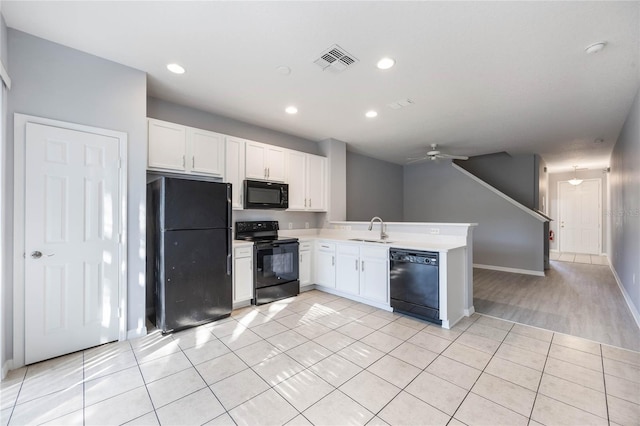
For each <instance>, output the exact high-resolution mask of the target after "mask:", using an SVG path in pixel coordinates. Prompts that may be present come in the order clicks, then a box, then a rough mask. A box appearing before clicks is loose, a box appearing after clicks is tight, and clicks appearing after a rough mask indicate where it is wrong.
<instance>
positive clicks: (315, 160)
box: [306, 154, 327, 211]
mask: <svg viewBox="0 0 640 426" xmlns="http://www.w3.org/2000/svg"><path fill="white" fill-rule="evenodd" d="M326 164H327V159H326V158H325V157H320V156H318V155H311V154H307V170H306V172H307V178H306V193H307V209H308V210H314V211H326V210H327V201H326V199H327V197H326V179H327V173H326Z"/></svg>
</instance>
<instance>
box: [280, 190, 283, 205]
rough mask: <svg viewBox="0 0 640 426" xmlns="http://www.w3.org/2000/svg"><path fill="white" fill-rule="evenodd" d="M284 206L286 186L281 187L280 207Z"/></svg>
mask: <svg viewBox="0 0 640 426" xmlns="http://www.w3.org/2000/svg"><path fill="white" fill-rule="evenodd" d="M283 204H284V186H281V187H280V205H283Z"/></svg>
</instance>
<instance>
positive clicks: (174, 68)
mask: <svg viewBox="0 0 640 426" xmlns="http://www.w3.org/2000/svg"><path fill="white" fill-rule="evenodd" d="M167 69H168V70H169V71H171V72H172V73H174V74H184V68H182V67H181V66H180V65H178V64H168V65H167Z"/></svg>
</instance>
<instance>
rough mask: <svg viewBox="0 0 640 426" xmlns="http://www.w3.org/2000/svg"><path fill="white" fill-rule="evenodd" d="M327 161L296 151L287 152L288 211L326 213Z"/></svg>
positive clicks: (323, 158)
mask: <svg viewBox="0 0 640 426" xmlns="http://www.w3.org/2000/svg"><path fill="white" fill-rule="evenodd" d="M326 169H327V159H326V158H325V157H320V156H318V155H312V154H305V153H303V152H298V151H288V152H287V183H288V184H289V210H306V211H326V210H327V201H326V200H327V195H326V188H327V185H326V179H327V172H326Z"/></svg>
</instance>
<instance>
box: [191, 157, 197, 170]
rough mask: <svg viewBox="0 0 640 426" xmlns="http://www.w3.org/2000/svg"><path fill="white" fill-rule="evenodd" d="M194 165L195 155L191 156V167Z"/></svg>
mask: <svg viewBox="0 0 640 426" xmlns="http://www.w3.org/2000/svg"><path fill="white" fill-rule="evenodd" d="M195 166H196V157H191V168H192V169H193V168H194V167H195Z"/></svg>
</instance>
